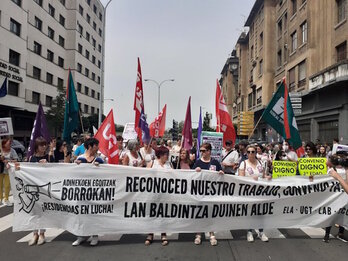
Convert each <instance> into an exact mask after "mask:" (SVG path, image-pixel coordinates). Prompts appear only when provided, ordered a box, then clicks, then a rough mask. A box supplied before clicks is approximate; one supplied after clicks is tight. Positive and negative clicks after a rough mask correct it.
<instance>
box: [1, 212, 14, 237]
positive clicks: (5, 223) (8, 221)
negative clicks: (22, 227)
mask: <svg viewBox="0 0 348 261" xmlns="http://www.w3.org/2000/svg"><path fill="white" fill-rule="evenodd" d="M12 223H13V213H11V214H8V215H6V216H4V217H2V218H0V232H2V231H4V230H6V229H8V228H10V227H12Z"/></svg>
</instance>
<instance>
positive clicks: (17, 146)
mask: <svg viewBox="0 0 348 261" xmlns="http://www.w3.org/2000/svg"><path fill="white" fill-rule="evenodd" d="M11 148H12V149H14V150H15V151H16V152H17V155H18V161H22V160H23V158H24V156H25V147H24V145H23V144H22V143H20V142H19V141H18V140H12V143H11Z"/></svg>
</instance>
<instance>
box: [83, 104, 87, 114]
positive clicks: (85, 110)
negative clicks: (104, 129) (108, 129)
mask: <svg viewBox="0 0 348 261" xmlns="http://www.w3.org/2000/svg"><path fill="white" fill-rule="evenodd" d="M84 113H88V105H87V104H85V106H84Z"/></svg>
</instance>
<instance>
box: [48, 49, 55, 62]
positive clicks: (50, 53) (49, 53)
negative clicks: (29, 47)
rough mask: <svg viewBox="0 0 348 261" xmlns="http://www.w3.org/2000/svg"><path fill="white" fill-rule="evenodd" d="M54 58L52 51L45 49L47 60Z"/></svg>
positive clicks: (51, 60)
mask: <svg viewBox="0 0 348 261" xmlns="http://www.w3.org/2000/svg"><path fill="white" fill-rule="evenodd" d="M53 59H54V53H53V52H52V51H51V50H48V49H47V60H49V61H50V62H53Z"/></svg>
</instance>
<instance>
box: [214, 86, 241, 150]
mask: <svg viewBox="0 0 348 261" xmlns="http://www.w3.org/2000/svg"><path fill="white" fill-rule="evenodd" d="M215 110H216V119H217V126H216V131H217V132H222V133H223V134H224V138H223V144H225V141H227V140H231V141H232V142H233V144H234V143H235V141H236V131H235V130H234V127H233V124H232V121H231V117H230V114H229V113H228V110H227V106H226V103H225V99H224V96H223V95H222V92H221V88H220V85H219V82H218V80H216V98H215Z"/></svg>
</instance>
